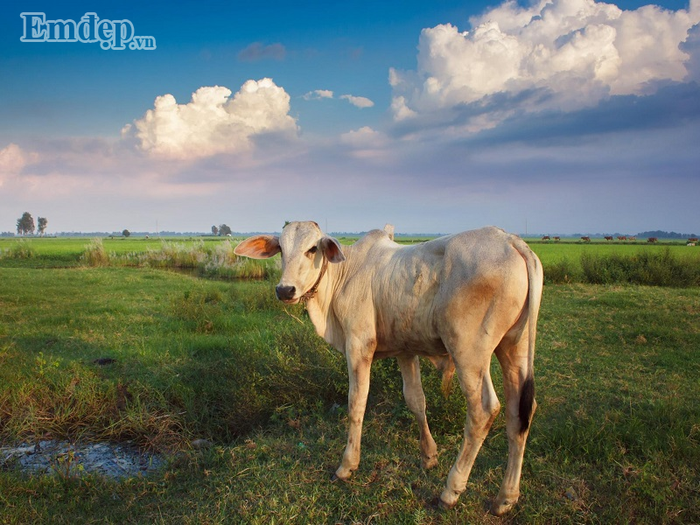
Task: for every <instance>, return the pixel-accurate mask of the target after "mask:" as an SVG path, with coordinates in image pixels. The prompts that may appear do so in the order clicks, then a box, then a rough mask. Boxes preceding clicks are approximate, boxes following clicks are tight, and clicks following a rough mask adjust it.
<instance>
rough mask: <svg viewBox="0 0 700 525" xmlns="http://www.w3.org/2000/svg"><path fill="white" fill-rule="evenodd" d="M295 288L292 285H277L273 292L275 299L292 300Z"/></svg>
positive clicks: (286, 301)
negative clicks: (275, 295)
mask: <svg viewBox="0 0 700 525" xmlns="http://www.w3.org/2000/svg"><path fill="white" fill-rule="evenodd" d="M296 292H297V289H296V287H294V286H282V285H279V286H277V287H276V288H275V293H276V294H277V299H279V300H280V301H284V302H285V303H288V302H292V301H294V295H295V294H296Z"/></svg>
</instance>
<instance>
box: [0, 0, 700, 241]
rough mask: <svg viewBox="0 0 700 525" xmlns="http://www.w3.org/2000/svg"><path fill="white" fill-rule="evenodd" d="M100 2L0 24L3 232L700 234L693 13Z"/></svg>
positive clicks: (615, 5)
mask: <svg viewBox="0 0 700 525" xmlns="http://www.w3.org/2000/svg"><path fill="white" fill-rule="evenodd" d="M100 4H102V3H100V2H98V3H95V2H61V3H60V5H59V4H56V3H55V2H9V3H8V2H5V3H4V4H3V5H2V6H1V7H0V75H1V78H2V81H1V82H0V98H2V100H3V103H2V104H0V231H12V230H14V227H15V222H16V219H17V218H19V217H20V216H21V214H22V213H23V212H24V211H29V212H30V213H32V214H33V215H34V216H35V218H36V217H38V216H42V217H46V218H48V220H49V227H48V232H49V233H51V232H52V231H53V232H56V231H81V230H83V231H84V230H89V231H93V230H104V231H121V230H122V229H124V228H127V229H130V230H132V231H155V229H156V227H158V228H160V229H163V230H171V231H208V230H209V229H210V227H211V225H214V224H217V225H218V224H221V223H226V224H228V225H230V226H231V227H232V228H233V229H234V230H236V231H253V230H256V231H258V230H265V231H274V230H278V229H279V228H280V227H281V225H282V224H283V223H284V221H285V220H296V219H313V220H316V221H317V222H319V223H320V224H321V225H328V228H329V230H332V231H360V230H366V229H370V228H374V227H381V226H383V225H384V223H386V222H391V223H393V224H395V225H396V229H397V231H399V232H454V231H460V230H464V229H470V228H476V227H480V226H482V225H486V224H495V225H498V226H501V227H504V228H506V229H508V230H510V231H515V232H519V233H523V232H525V228H526V227H527V229H528V231H529V232H537V233H574V232H582V233H588V232H622V233H632V234H634V233H637V232H639V231H644V230H649V229H665V230H674V231H682V232H688V233H690V232H695V233H697V232H700V213H699V212H698V204H697V203H698V200H697V199H698V197H697V196H698V195H700V148H698V146H697V144H698V143H699V142H700V118H699V117H700V87H699V86H698V81H699V80H700V26H698V23H699V22H700V0H693V1H692V2H691V3H690V4H688V3H687V2H679V1H675V0H674V1H664V2H659V3H657V4H655V6H656V7H654V6H653V5H648V4H647V3H645V2H636V1H625V2H609V3H602V2H601V3H594V2H593V1H592V0H566V1H564V0H553V1H552V2H550V3H549V4H548V3H546V2H520V3H515V2H510V3H498V2H473V1H472V2H465V1H462V2H457V1H451V0H450V1H436V2H411V1H402V2H393V1H388V2H354V3H351V4H349V3H335V2H295V3H290V2H279V3H278V2H264V3H260V2H257V3H248V2H235V1H234V2H227V3H225V4H226V5H224V6H222V5H221V4H222V3H220V2H207V1H200V2H183V3H178V4H175V3H171V2H158V1H156V2H148V3H146V2H129V1H125V2H120V3H110V4H109V5H104V6H102V5H100ZM23 12H43V13H45V15H46V19H48V20H56V19H64V20H75V21H76V22H79V21H80V19H81V17H82V16H83V15H84V14H85V13H87V12H95V13H97V16H99V18H100V19H104V20H124V19H126V20H129V21H130V22H131V23H132V24H133V27H134V31H135V34H136V35H138V36H153V37H154V38H155V40H156V43H157V45H156V49H155V50H129V49H125V50H122V51H118V50H103V49H101V48H100V45H99V43H80V42H22V41H20V37H22V35H23V30H24V28H23V19H22V18H21V17H20V13H23ZM193 94H194V95H193Z"/></svg>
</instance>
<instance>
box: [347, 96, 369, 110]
mask: <svg viewBox="0 0 700 525" xmlns="http://www.w3.org/2000/svg"><path fill="white" fill-rule="evenodd" d="M340 98H341V99H343V100H347V101H348V102H350V104H352V105H353V106H355V107H358V108H371V107H372V106H374V102H372V101H371V100H370V99H368V98H366V97H355V96H353V95H340Z"/></svg>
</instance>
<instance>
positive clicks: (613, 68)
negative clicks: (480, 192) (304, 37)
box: [389, 0, 700, 131]
mask: <svg viewBox="0 0 700 525" xmlns="http://www.w3.org/2000/svg"><path fill="white" fill-rule="evenodd" d="M699 21H700V0H691V2H690V8H689V9H688V10H678V11H669V10H665V9H662V8H659V7H656V6H651V5H650V6H644V7H641V8H639V9H637V10H634V11H624V10H621V9H619V8H618V7H617V6H615V5H612V4H606V3H602V2H595V1H594V0H536V1H535V2H534V3H533V4H532V5H530V6H528V7H520V6H519V5H518V3H517V2H516V1H514V0H509V1H506V2H505V3H503V4H501V5H500V6H498V7H496V8H493V9H491V10H489V11H487V12H485V13H484V14H483V15H481V16H478V17H474V18H472V19H471V20H470V23H471V26H472V29H470V30H469V31H460V30H459V29H458V28H457V27H455V26H453V25H451V24H443V25H438V26H436V27H432V28H427V29H424V30H423V31H422V33H421V36H420V42H419V46H418V49H419V51H418V60H417V62H418V63H417V69H416V71H397V70H395V69H392V70H391V71H390V76H389V82H390V84H391V86H392V88H393V101H392V106H391V107H392V113H393V116H394V120H395V121H397V122H398V121H403V122H408V121H410V120H411V119H416V118H421V117H424V118H428V119H429V120H431V122H434V123H435V122H438V123H439V122H441V121H445V120H449V119H453V120H454V111H453V110H455V109H458V110H461V111H465V110H466V108H469V110H468V111H466V116H465V117H463V119H462V121H461V122H460V123H459V125H460V126H461V127H462V129H466V130H470V131H473V130H475V129H484V128H486V127H492V126H493V125H496V124H497V123H498V122H500V121H502V120H503V119H504V118H507V117H509V116H511V115H512V114H514V113H515V112H536V111H542V110H559V111H574V110H578V109H582V108H585V107H591V106H594V105H595V104H597V103H598V102H600V101H601V100H603V99H605V98H608V97H610V96H613V95H645V94H650V93H653V92H654V91H655V89H656V88H657V86H658V85H659V82H661V81H683V80H684V79H685V78H686V77H687V75H688V71H687V67H686V62H687V61H688V59H689V55H688V54H687V53H686V52H684V51H683V49H682V43H683V42H684V41H685V40H686V39H687V38H688V31H689V30H690V29H691V28H692V27H693V26H694V25H695V24H697V23H698V22H699Z"/></svg>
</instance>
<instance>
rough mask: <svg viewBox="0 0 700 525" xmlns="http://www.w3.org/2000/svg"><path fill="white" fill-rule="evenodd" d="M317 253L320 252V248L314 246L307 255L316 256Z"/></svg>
mask: <svg viewBox="0 0 700 525" xmlns="http://www.w3.org/2000/svg"><path fill="white" fill-rule="evenodd" d="M317 251H318V247H317V246H312V247H311V248H309V251H307V252H306V255H309V256H311V255H315V254H316V252H317Z"/></svg>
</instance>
